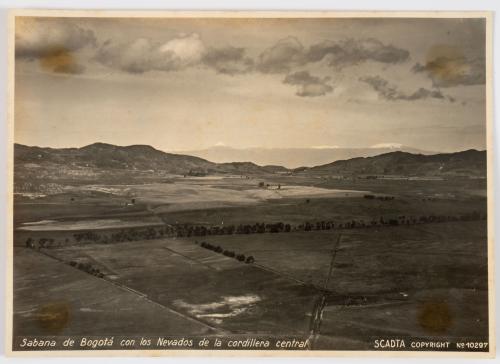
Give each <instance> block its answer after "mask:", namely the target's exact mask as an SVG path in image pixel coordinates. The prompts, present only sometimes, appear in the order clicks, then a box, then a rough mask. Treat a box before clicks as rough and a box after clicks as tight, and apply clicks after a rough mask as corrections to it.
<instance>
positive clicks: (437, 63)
mask: <svg viewBox="0 0 500 364" xmlns="http://www.w3.org/2000/svg"><path fill="white" fill-rule="evenodd" d="M424 67H425V70H426V71H427V72H428V73H429V75H430V76H431V77H432V78H435V79H437V80H439V81H441V82H454V81H456V80H457V79H460V78H461V77H464V75H466V74H467V73H468V72H469V65H468V63H467V61H466V58H465V55H464V53H463V52H462V50H461V49H460V48H459V47H455V46H450V45H445V44H440V45H434V46H432V47H431V48H429V50H428V51H427V56H426V64H425V66H424Z"/></svg>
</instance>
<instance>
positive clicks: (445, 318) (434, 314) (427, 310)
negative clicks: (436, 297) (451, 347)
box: [417, 301, 453, 334]
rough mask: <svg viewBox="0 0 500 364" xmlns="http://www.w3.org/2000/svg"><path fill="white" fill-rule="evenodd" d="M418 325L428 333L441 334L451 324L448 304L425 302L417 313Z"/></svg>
mask: <svg viewBox="0 0 500 364" xmlns="http://www.w3.org/2000/svg"><path fill="white" fill-rule="evenodd" d="M417 319H418V323H419V325H420V326H421V327H422V328H423V329H424V330H426V331H428V332H429V333H434V334H442V333H445V332H446V331H448V329H449V328H450V327H451V326H452V324H453V316H452V313H451V310H450V306H449V305H448V303H446V302H444V301H441V302H425V303H423V304H422V306H421V307H420V310H419V312H418V317H417Z"/></svg>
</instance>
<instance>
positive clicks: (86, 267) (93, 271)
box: [69, 260, 104, 278]
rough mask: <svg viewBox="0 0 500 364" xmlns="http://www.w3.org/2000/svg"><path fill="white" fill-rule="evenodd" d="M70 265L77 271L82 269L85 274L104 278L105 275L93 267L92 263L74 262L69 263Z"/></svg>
mask: <svg viewBox="0 0 500 364" xmlns="http://www.w3.org/2000/svg"><path fill="white" fill-rule="evenodd" d="M69 265H71V266H72V267H75V268H77V269H80V270H82V271H84V272H87V273H88V274H92V275H94V276H96V277H99V278H104V273H102V272H101V271H100V270H99V269H98V268H94V267H92V264H90V263H77V262H75V261H74V260H72V261H70V262H69Z"/></svg>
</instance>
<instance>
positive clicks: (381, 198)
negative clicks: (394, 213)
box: [363, 194, 394, 201]
mask: <svg viewBox="0 0 500 364" xmlns="http://www.w3.org/2000/svg"><path fill="white" fill-rule="evenodd" d="M363 197H364V198H366V199H367V200H375V199H377V200H380V201H392V200H394V196H375V195H370V194H368V195H364V196H363Z"/></svg>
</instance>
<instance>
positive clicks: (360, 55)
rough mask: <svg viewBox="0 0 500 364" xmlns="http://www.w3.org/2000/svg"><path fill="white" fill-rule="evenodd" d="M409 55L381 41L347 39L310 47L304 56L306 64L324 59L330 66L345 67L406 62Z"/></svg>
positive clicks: (405, 51) (328, 41) (403, 50)
mask: <svg viewBox="0 0 500 364" xmlns="http://www.w3.org/2000/svg"><path fill="white" fill-rule="evenodd" d="M409 56H410V53H409V52H408V51H407V50H405V49H401V48H397V47H394V46H393V45H390V44H389V45H388V44H384V43H382V42H381V41H379V40H377V39H374V38H368V39H359V40H354V39H347V40H343V41H339V42H334V41H330V40H327V41H324V42H321V43H318V44H315V45H312V46H311V47H310V48H309V50H308V52H307V55H306V58H307V62H319V61H321V60H323V59H326V60H327V62H328V64H329V65H330V66H336V67H345V66H350V65H356V64H359V63H363V62H367V61H374V62H380V63H387V64H394V63H400V62H404V61H406V60H407V59H408V58H409Z"/></svg>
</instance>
